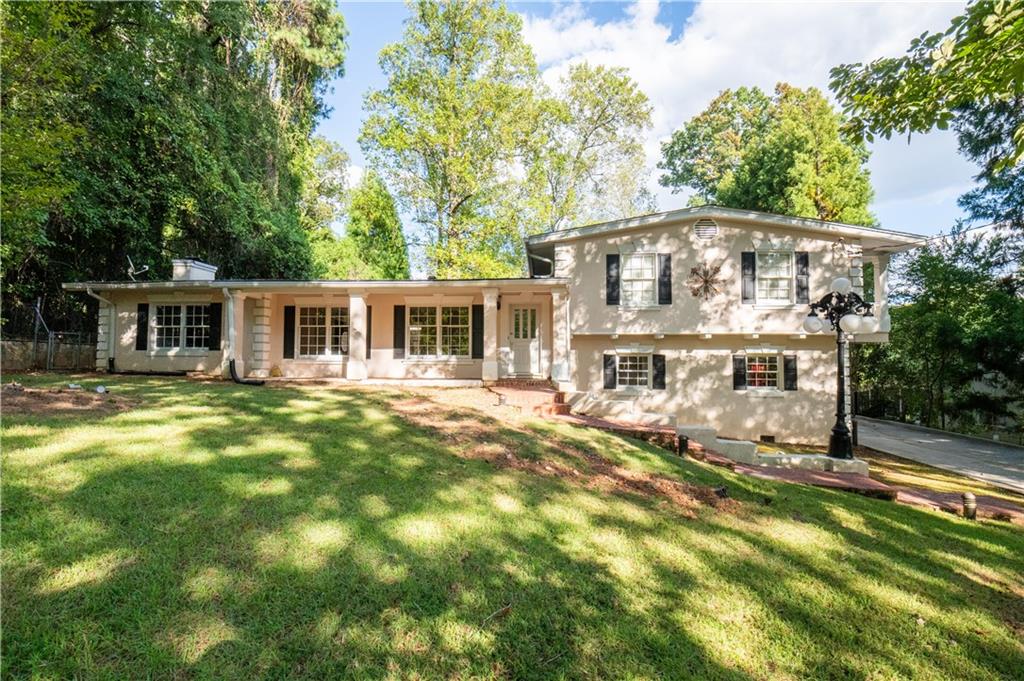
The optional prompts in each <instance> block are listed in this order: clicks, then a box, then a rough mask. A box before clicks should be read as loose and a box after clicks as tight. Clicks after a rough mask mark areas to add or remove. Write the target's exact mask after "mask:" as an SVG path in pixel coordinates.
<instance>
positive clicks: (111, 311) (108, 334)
mask: <svg viewBox="0 0 1024 681" xmlns="http://www.w3.org/2000/svg"><path fill="white" fill-rule="evenodd" d="M116 316H117V313H116V311H115V308H114V307H112V306H110V305H107V304H106V303H100V310H99V313H98V314H97V321H96V369H98V370H99V371H106V370H107V358H109V357H110V356H111V351H112V349H113V348H114V342H115V340H114V319H115V318H116Z"/></svg>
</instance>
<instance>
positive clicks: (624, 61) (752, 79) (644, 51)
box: [524, 2, 973, 232]
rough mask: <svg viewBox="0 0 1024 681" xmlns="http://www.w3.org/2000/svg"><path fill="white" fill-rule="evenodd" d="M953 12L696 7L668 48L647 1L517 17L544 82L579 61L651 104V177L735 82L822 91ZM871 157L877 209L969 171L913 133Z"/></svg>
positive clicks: (936, 6) (938, 137) (909, 6)
mask: <svg viewBox="0 0 1024 681" xmlns="http://www.w3.org/2000/svg"><path fill="white" fill-rule="evenodd" d="M962 8H963V5H962V4H958V3H937V2H936V3H928V4H923V3H883V2H864V3H840V2H828V3H824V2H822V3H808V2H791V3H742V4H741V3H720V2H702V3H700V4H699V5H697V6H696V7H695V8H694V12H693V14H692V15H691V16H690V17H689V18H688V19H687V21H686V24H685V26H684V27H683V30H682V32H681V33H680V34H679V35H678V37H677V38H676V39H674V40H673V39H672V29H671V27H670V26H667V25H664V24H660V23H658V12H659V6H658V4H657V3H653V2H637V3H636V4H634V5H631V6H630V7H629V8H628V10H627V12H626V16H625V17H624V18H623V19H621V20H617V21H610V22H605V23H598V22H597V21H595V20H594V19H593V18H592V17H590V16H589V15H588V14H587V11H586V6H585V5H581V4H570V5H566V6H563V7H561V8H559V9H556V10H555V12H553V13H552V14H551V15H550V16H549V17H532V16H525V17H524V31H525V36H526V39H527V41H528V42H529V43H530V44H531V45H532V46H533V49H534V51H535V53H536V55H537V58H538V60H539V61H540V62H541V65H542V67H543V68H544V70H545V74H544V75H545V80H548V81H553V80H555V79H556V78H557V77H558V76H559V75H560V74H562V73H564V72H565V70H566V69H567V68H568V66H569V64H571V63H575V62H578V61H584V60H585V61H589V62H591V63H598V64H605V65H609V66H622V67H625V68H626V69H628V70H629V73H630V75H631V76H632V77H633V78H634V79H635V80H636V81H637V83H638V84H639V85H640V87H641V88H642V89H643V90H644V92H646V93H647V95H648V97H650V99H651V103H652V105H653V106H654V116H653V119H654V128H653V130H652V131H651V134H650V135H649V136H648V139H647V140H646V143H645V149H646V151H647V156H648V162H649V164H650V166H651V167H652V169H653V167H654V165H655V164H656V163H657V160H658V158H659V157H660V143H661V141H663V140H665V139H667V138H668V137H669V135H671V133H672V131H673V130H674V129H676V128H677V127H678V126H679V125H680V124H681V123H683V122H684V121H686V120H687V119H689V118H690V117H692V116H693V115H694V114H696V113H698V112H699V111H701V110H702V109H703V108H704V107H705V106H706V105H707V104H708V102H710V101H711V99H712V98H713V97H714V96H715V95H716V94H717V93H718V92H719V91H721V90H724V89H726V88H735V87H739V86H741V85H756V86H759V87H761V88H762V89H765V90H768V91H770V90H771V89H773V88H774V86H775V84H776V83H777V82H780V81H786V82H789V83H792V84H793V85H797V86H800V87H807V86H815V87H818V88H820V89H822V90H823V91H825V92H827V91H828V73H829V69H830V68H832V67H833V66H835V65H837V64H841V63H846V62H859V61H869V60H871V59H875V58H877V57H881V56H887V55H898V54H902V53H903V52H904V51H905V50H906V48H907V45H908V44H909V43H910V41H911V40H912V39H913V38H914V37H916V36H918V35H919V34H920V33H921V32H923V31H925V30H931V31H935V30H942V29H944V28H945V27H946V26H947V25H948V23H949V20H950V18H952V17H953V16H955V15H956V14H959V13H960V12H961V11H962ZM873 150H874V151H875V154H874V156H873V158H872V161H871V163H870V168H871V171H872V176H873V178H874V181H875V187H876V192H877V195H878V203H879V205H881V204H883V203H888V204H894V203H895V202H899V201H906V200H909V199H912V198H914V197H925V196H936V195H938V194H941V193H943V192H946V193H948V192H949V191H952V190H953V189H957V190H960V189H962V188H963V187H964V186H965V185H968V184H969V183H970V178H971V175H972V172H973V168H972V166H971V165H970V164H968V163H967V162H966V161H964V160H963V159H962V158H960V157H959V156H958V155H957V154H956V146H955V141H954V138H953V136H952V134H951V133H933V134H929V135H924V136H918V137H915V138H914V141H913V143H912V144H911V145H910V146H907V145H906V141H905V140H889V141H882V142H879V143H876V144H875V145H873ZM651 188H652V189H653V190H655V192H656V194H657V196H658V200H659V204H660V206H661V207H662V208H672V207H676V206H679V205H682V204H683V203H685V197H683V196H682V195H672V194H670V193H669V192H667V191H666V190H665V189H664V188H661V187H659V186H658V185H657V173H656V172H652V174H651ZM948 204H949V202H948V201H946V202H944V205H948ZM952 205H953V207H952V208H951V209H950V210H952V211H953V212H952V214H951V216H950V217H948V218H941V219H944V220H946V222H951V219H952V217H953V216H955V215H956V214H957V212H956V211H955V203H954V204H952ZM900 213H901V214H902V217H907V215H906V213H905V212H904V211H900ZM922 217H923V216H922ZM936 219H940V218H938V217H937V216H936V215H935V214H934V211H929V216H928V218H927V220H926V221H924V220H923V221H921V222H920V223H917V222H916V221H913V220H911V224H901V225H899V227H901V228H903V229H909V230H916V229H920V230H922V231H928V232H934V231H936V230H937V229H939V228H944V227H945V226H942V227H939V226H934V222H935V221H936ZM883 224H885V223H883ZM894 226H895V225H894Z"/></svg>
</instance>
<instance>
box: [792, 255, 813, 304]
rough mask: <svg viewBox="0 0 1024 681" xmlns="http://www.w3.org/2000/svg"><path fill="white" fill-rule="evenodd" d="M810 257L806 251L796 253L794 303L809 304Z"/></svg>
mask: <svg viewBox="0 0 1024 681" xmlns="http://www.w3.org/2000/svg"><path fill="white" fill-rule="evenodd" d="M810 260H811V259H810V256H809V255H808V254H807V251H797V253H796V302H798V303H809V302H811V290H810V279H811V264H810Z"/></svg>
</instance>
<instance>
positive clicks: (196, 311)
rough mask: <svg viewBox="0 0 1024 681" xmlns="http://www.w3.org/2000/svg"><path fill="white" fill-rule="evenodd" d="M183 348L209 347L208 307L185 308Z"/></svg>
mask: <svg viewBox="0 0 1024 681" xmlns="http://www.w3.org/2000/svg"><path fill="white" fill-rule="evenodd" d="M185 347H186V348H203V349H206V348H209V347H210V306H209V305H186V306H185Z"/></svg>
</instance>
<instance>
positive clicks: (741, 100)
mask: <svg viewBox="0 0 1024 681" xmlns="http://www.w3.org/2000/svg"><path fill="white" fill-rule="evenodd" d="M841 123H842V120H841V118H840V116H839V115H838V114H837V113H836V112H835V111H834V110H833V109H832V107H831V105H830V104H829V103H828V101H827V100H826V99H825V98H824V96H823V95H822V94H821V92H819V91H818V90H816V89H814V88H808V89H807V90H801V89H799V88H795V87H792V86H790V85H786V84H780V85H778V86H777V87H776V89H775V95H774V97H768V96H767V95H765V94H764V93H763V92H761V91H760V90H759V89H757V88H741V89H739V90H737V91H735V92H732V91H730V90H726V91H724V92H723V93H722V94H720V95H719V96H718V97H717V98H716V99H715V100H714V101H713V102H712V103H711V104H710V105H709V106H708V108H707V109H706V110H705V111H704V112H702V113H701V114H699V115H698V116H696V117H695V118H693V119H692V120H691V121H690V122H688V123H686V124H685V125H684V126H683V127H682V128H681V129H680V130H678V131H676V132H675V133H674V134H673V136H672V139H671V140H670V141H669V142H667V143H666V144H665V145H664V146H663V147H662V153H663V156H664V158H663V160H662V162H661V163H660V164H659V165H660V167H661V168H662V169H664V170H665V171H666V174H664V175H663V176H662V177H661V183H662V184H663V185H664V186H669V187H673V188H674V190H676V191H678V190H680V189H682V188H683V187H689V188H691V189H693V190H695V191H696V195H695V197H694V200H695V202H697V203H707V202H710V203H715V204H719V205H723V206H729V207H734V208H745V209H749V210H760V211H766V212H771V213H780V214H783V215H795V216H799V217H811V218H817V219H819V220H831V221H838V222H847V223H852V224H861V225H873V224H874V223H875V219H874V217H873V216H872V215H871V213H870V212H869V211H868V204H869V203H870V202H871V197H872V189H871V182H870V179H869V176H868V171H867V169H866V167H865V164H866V163H867V158H868V152H867V150H866V148H865V147H864V145H863V144H862V143H856V142H851V141H850V140H848V139H846V138H845V137H844V136H843V135H842V134H841V131H840V125H841Z"/></svg>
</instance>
